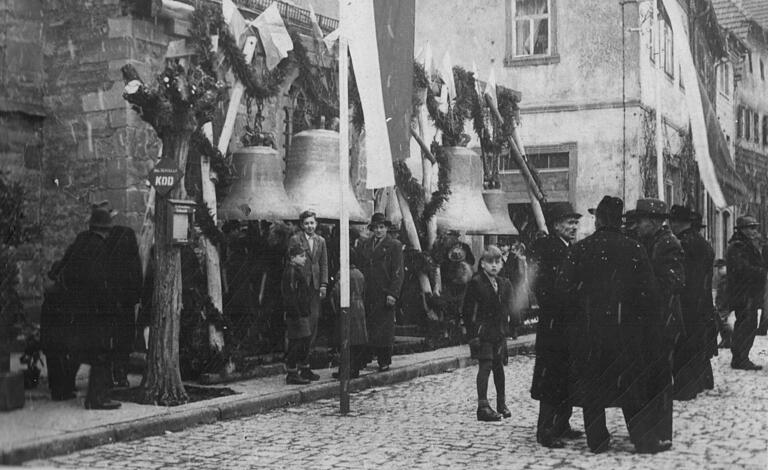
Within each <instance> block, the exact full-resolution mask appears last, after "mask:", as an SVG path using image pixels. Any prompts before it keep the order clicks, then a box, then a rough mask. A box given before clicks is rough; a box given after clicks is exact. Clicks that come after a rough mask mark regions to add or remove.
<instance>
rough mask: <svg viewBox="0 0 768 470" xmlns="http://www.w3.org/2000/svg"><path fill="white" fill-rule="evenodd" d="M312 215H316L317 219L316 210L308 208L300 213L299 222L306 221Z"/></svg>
mask: <svg viewBox="0 0 768 470" xmlns="http://www.w3.org/2000/svg"><path fill="white" fill-rule="evenodd" d="M310 217H314V218H315V219H317V214H316V213H315V211H311V210H306V211H304V212H302V213H301V214H299V223H300V224H302V223H304V220H306V219H308V218H310Z"/></svg>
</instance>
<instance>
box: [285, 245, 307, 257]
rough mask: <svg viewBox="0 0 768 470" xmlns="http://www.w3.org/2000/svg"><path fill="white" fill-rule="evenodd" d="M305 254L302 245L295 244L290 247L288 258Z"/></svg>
mask: <svg viewBox="0 0 768 470" xmlns="http://www.w3.org/2000/svg"><path fill="white" fill-rule="evenodd" d="M303 254H304V248H302V247H301V245H293V246H291V247H290V248H288V259H292V258H293V257H294V256H299V255H303Z"/></svg>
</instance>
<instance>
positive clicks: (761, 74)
mask: <svg viewBox="0 0 768 470" xmlns="http://www.w3.org/2000/svg"><path fill="white" fill-rule="evenodd" d="M760 79H761V80H765V64H763V59H762V58H760Z"/></svg>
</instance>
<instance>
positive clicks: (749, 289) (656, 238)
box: [478, 196, 768, 453]
mask: <svg viewBox="0 0 768 470" xmlns="http://www.w3.org/2000/svg"><path fill="white" fill-rule="evenodd" d="M590 213H592V214H594V216H595V232H594V233H593V234H592V235H590V236H588V237H586V238H584V239H583V240H581V241H579V242H577V243H574V240H575V234H576V227H577V226H578V223H579V219H580V217H581V215H580V214H578V213H576V212H575V211H573V210H572V209H570V208H564V209H562V210H559V211H557V212H554V213H553V214H551V217H550V220H549V222H550V223H551V226H552V231H551V233H550V234H549V235H548V236H546V237H544V238H541V239H539V240H537V241H536V242H535V244H534V246H533V254H532V258H533V263H535V265H536V266H537V267H538V269H537V274H536V281H535V293H536V297H537V299H538V302H539V306H540V311H539V322H538V326H537V337H536V362H535V366H534V375H533V383H532V387H531V396H532V398H534V399H536V400H539V402H540V412H539V420H538V423H537V432H536V436H537V440H538V442H539V443H540V444H541V445H543V446H546V447H554V448H557V447H562V446H563V445H564V442H563V440H564V439H569V438H575V437H578V436H579V435H580V434H581V433H580V432H579V431H575V430H573V429H572V428H571V427H570V425H569V419H570V416H571V413H572V407H580V408H582V410H583V415H584V426H585V432H586V438H587V444H588V446H589V448H590V449H591V450H592V451H593V452H596V453H599V452H604V451H606V450H607V449H609V448H610V434H609V433H608V430H607V428H606V422H605V409H606V408H612V407H617V408H621V409H622V412H623V414H624V418H625V421H626V424H627V428H628V431H629V435H630V439H631V441H632V442H633V444H634V445H635V447H636V450H637V451H638V452H640V453H656V452H661V451H664V450H667V449H669V448H670V447H671V446H672V436H673V419H672V416H673V415H672V411H673V402H674V401H676V400H677V401H679V400H692V399H694V398H696V396H697V395H698V394H699V393H701V392H703V391H704V390H707V389H712V388H713V387H714V377H713V372H712V367H711V364H710V359H711V358H712V357H713V356H714V355H715V354H717V347H718V343H717V336H718V332H720V334H721V336H722V341H721V342H720V347H730V349H731V352H732V360H731V367H732V368H734V369H742V370H748V371H752V370H759V369H761V366H759V365H756V364H754V363H753V362H752V361H751V360H750V359H749V351H750V349H751V347H752V343H753V341H754V338H755V334H756V333H757V332H758V323H757V322H758V320H757V310H758V308H760V307H761V306H762V302H763V292H764V286H765V284H766V277H767V275H768V260H767V258H768V253H766V252H765V250H763V249H762V245H761V237H760V234H759V232H758V230H757V227H758V226H759V224H758V223H757V221H756V220H755V219H754V218H753V217H751V216H748V215H747V216H742V217H739V218H738V220H737V222H736V230H735V233H734V235H733V237H732V238H731V240H730V241H729V244H728V248H727V254H726V259H725V260H724V261H723V260H718V262H716V263H715V260H714V253H713V249H712V247H711V245H710V244H709V243H708V242H707V241H706V239H705V238H704V237H703V236H702V235H701V234H700V230H701V229H702V228H703V227H704V226H703V224H702V216H701V215H700V214H698V213H696V212H694V211H692V210H690V209H688V208H685V207H683V206H678V205H675V206H673V207H672V208H671V209H670V210H668V209H667V205H666V203H664V202H663V201H661V200H658V199H648V198H646V199H639V200H638V201H637V205H636V207H635V209H632V210H630V211H627V212H626V213H624V204H623V201H622V200H621V199H619V198H615V197H610V196H606V197H604V198H603V200H602V201H600V204H598V206H597V207H596V208H595V209H590ZM665 222H667V223H665ZM713 268H716V269H717V270H718V273H717V277H718V279H717V283H716V285H717V287H718V289H717V302H716V303H713V299H712V278H713V276H712V273H713ZM726 272H727V276H726ZM731 311H735V316H736V323H735V326H734V329H733V333H732V334H731V333H730V330H729V328H728V322H727V317H728V314H729V313H730V312H731ZM479 417H480V415H478V418H479Z"/></svg>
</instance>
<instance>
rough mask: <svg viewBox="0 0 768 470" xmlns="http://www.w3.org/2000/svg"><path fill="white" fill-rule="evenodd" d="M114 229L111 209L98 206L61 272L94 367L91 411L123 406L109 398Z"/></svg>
mask: <svg viewBox="0 0 768 470" xmlns="http://www.w3.org/2000/svg"><path fill="white" fill-rule="evenodd" d="M111 228H112V215H111V214H110V212H109V210H107V209H106V208H103V207H98V206H97V207H94V208H93V210H92V211H91V218H90V221H89V228H88V230H87V231H85V232H81V233H80V234H78V236H77V238H76V239H75V242H74V244H73V246H72V247H71V248H70V250H71V251H70V255H69V256H68V257H67V258H66V259H65V260H64V262H63V263H64V264H63V266H62V268H61V273H60V275H61V277H60V279H61V283H62V286H63V288H64V289H66V291H67V295H68V296H69V299H70V300H69V303H70V305H71V307H72V308H73V309H74V312H75V313H74V315H75V319H76V320H75V325H76V327H77V329H78V338H79V340H78V349H79V355H80V357H81V359H82V361H83V362H87V363H90V364H91V372H90V376H89V378H88V394H87V396H86V399H85V407H86V408H91V409H115V408H119V407H120V403H118V402H115V401H112V400H110V399H109V397H108V394H109V388H110V386H111V384H112V377H111V376H110V370H109V355H110V337H111V332H112V324H113V313H112V308H111V306H112V304H111V301H110V299H109V295H110V293H109V289H108V283H107V279H108V277H107V248H106V239H107V237H108V236H109V231H110V230H111Z"/></svg>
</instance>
